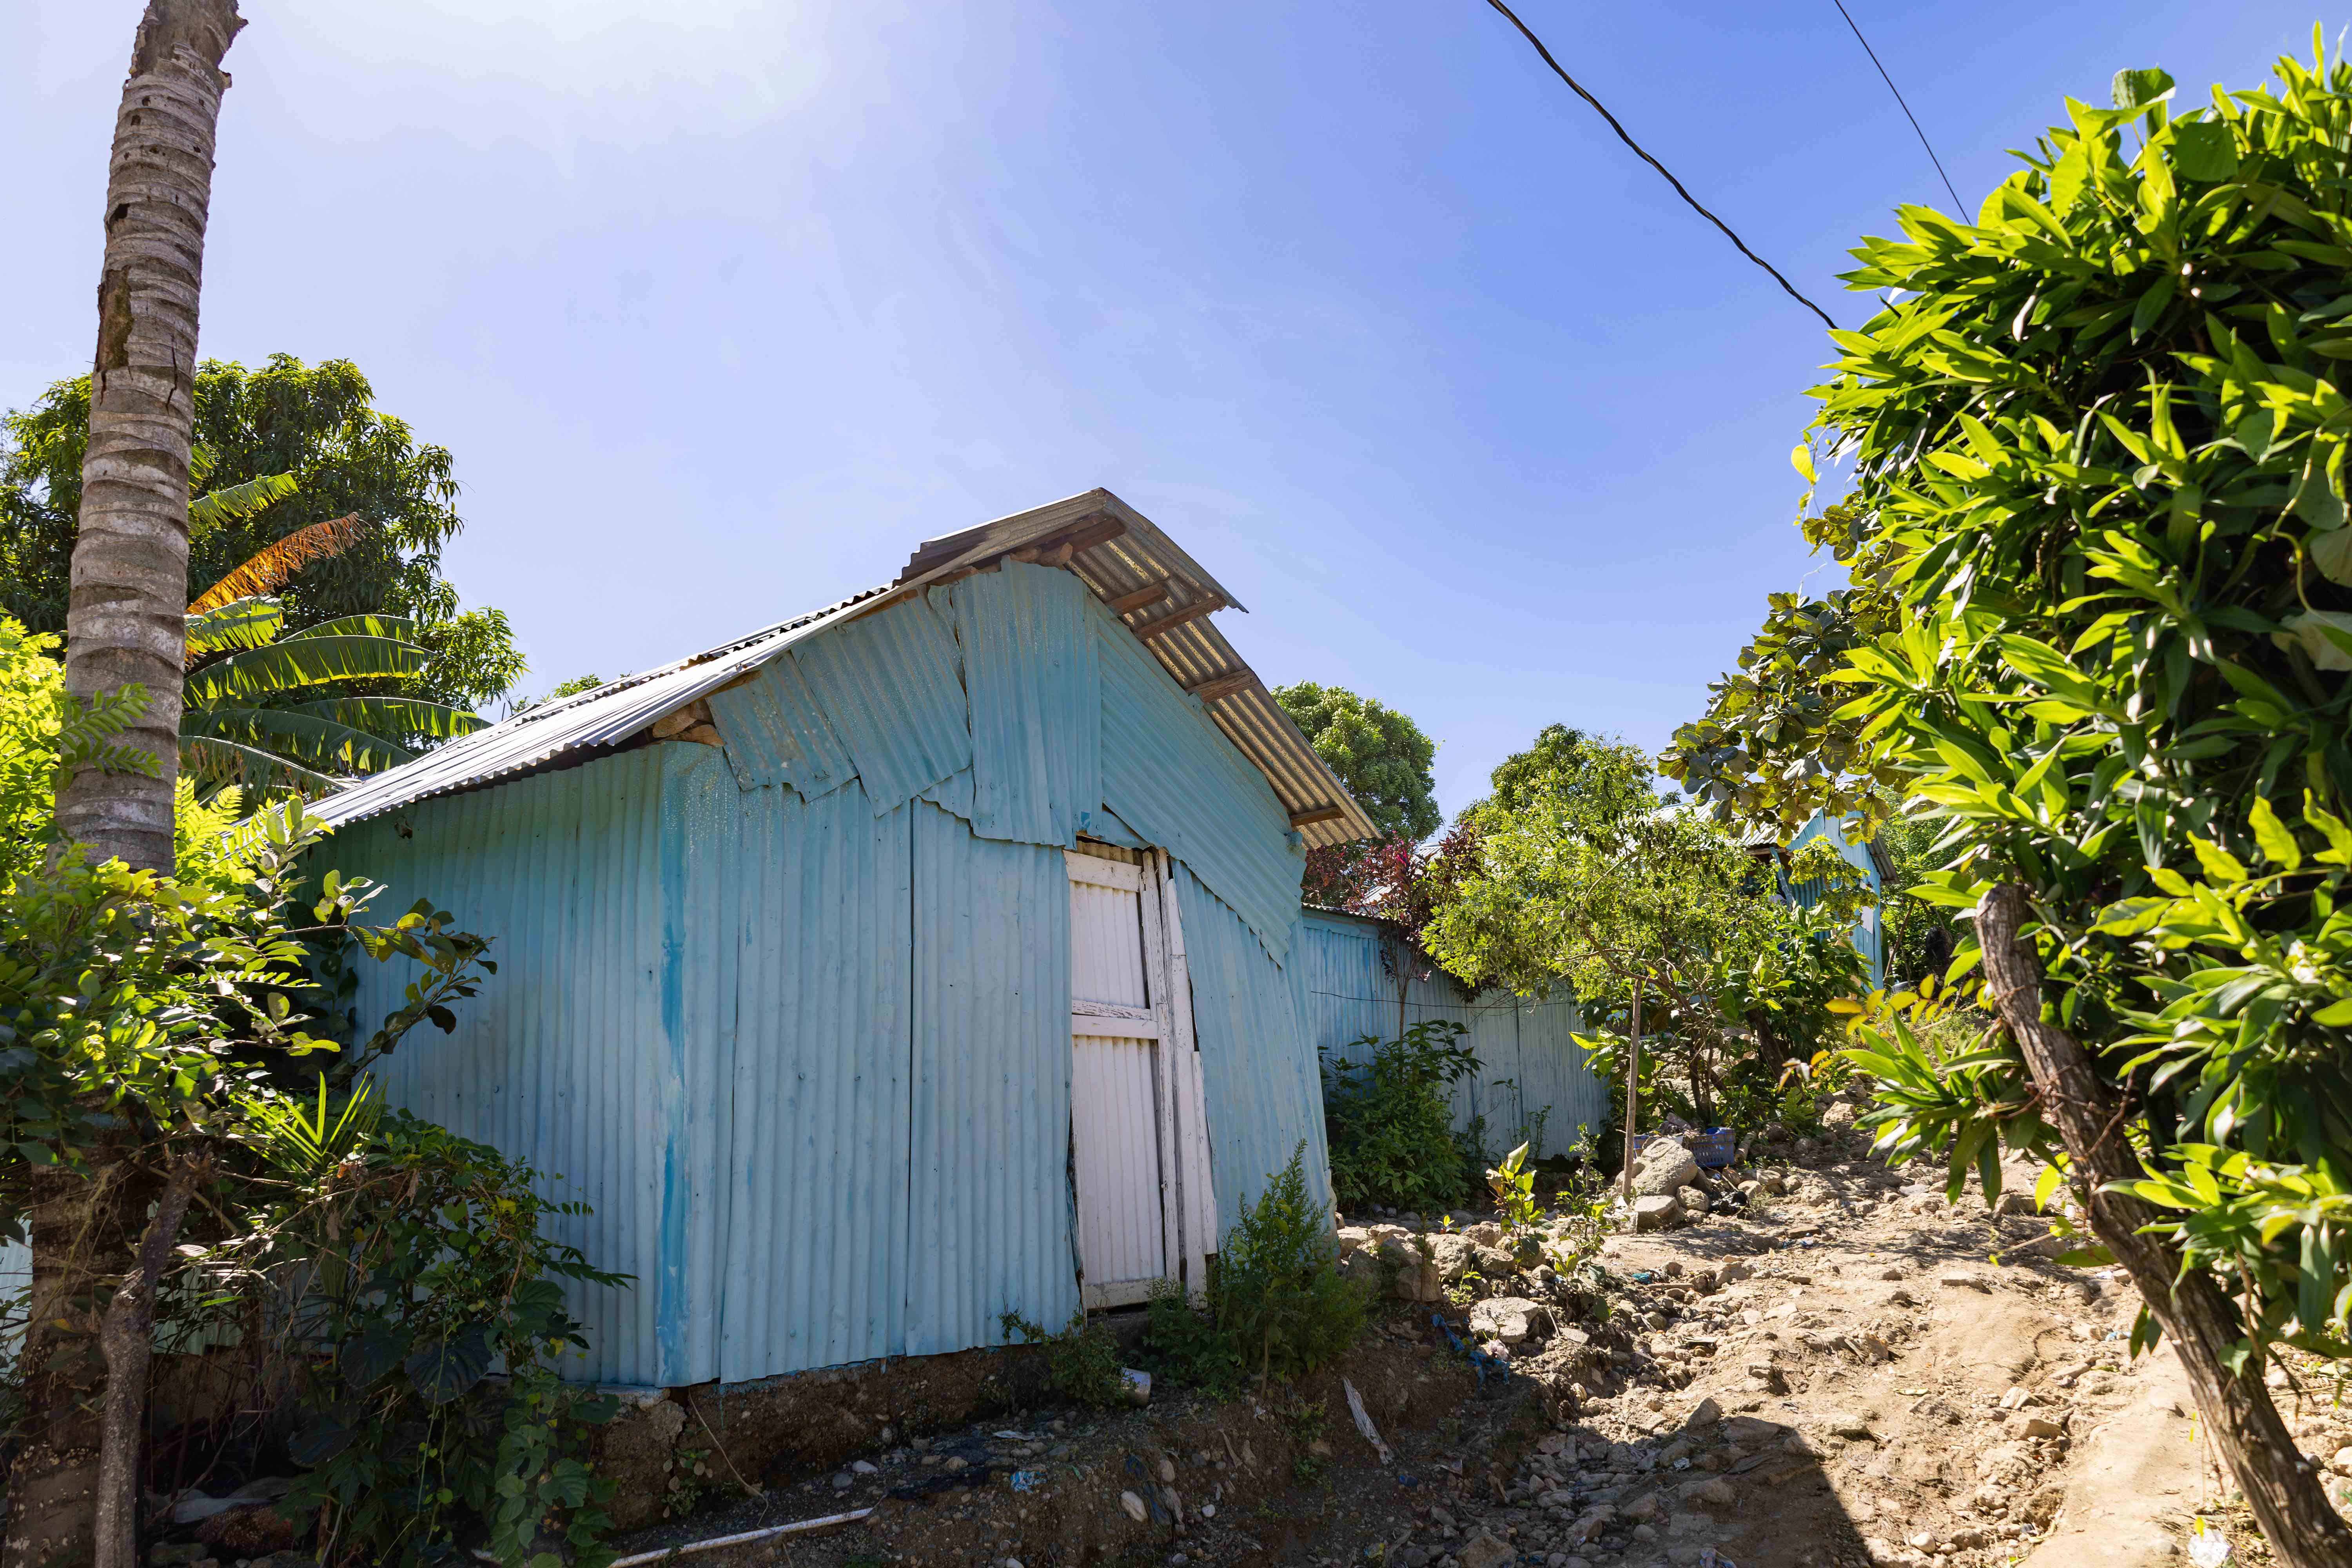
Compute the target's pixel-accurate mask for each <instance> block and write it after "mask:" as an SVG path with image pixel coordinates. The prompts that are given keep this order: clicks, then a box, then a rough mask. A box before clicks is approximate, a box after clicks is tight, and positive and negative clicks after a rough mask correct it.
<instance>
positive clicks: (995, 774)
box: [950, 562, 1103, 846]
mask: <svg viewBox="0 0 2352 1568" xmlns="http://www.w3.org/2000/svg"><path fill="white" fill-rule="evenodd" d="M950 592H951V593H952V595H953V605H954V613H955V631H956V638H957V640H958V641H959V642H960V643H961V644H962V646H963V666H964V686H965V689H966V690H967V692H968V693H969V695H970V700H971V758H972V767H971V771H972V797H973V798H972V809H971V813H970V814H969V815H970V816H971V824H972V830H973V831H974V832H976V833H978V834H979V835H981V837H984V838H1012V839H1018V840H1020V841H1021V842H1023V843H1026V844H1052V845H1057V846H1058V845H1068V844H1072V843H1075V842H1076V839H1077V837H1078V834H1079V833H1080V832H1081V831H1082V830H1084V829H1085V828H1087V826H1089V824H1090V821H1091V819H1092V818H1093V817H1095V816H1099V815H1101V812H1102V801H1103V787H1102V725H1101V722H1100V721H1099V716H1098V709H1099V707H1100V705H1101V700H1102V699H1101V691H1102V676H1101V670H1100V668H1099V665H1100V660H1099V656H1098V654H1097V649H1096V647H1095V630H1094V618H1093V616H1090V615H1088V614H1087V605H1092V604H1094V603H1095V597H1094V595H1092V594H1089V593H1088V592H1087V586H1086V584H1083V583H1081V582H1079V581H1078V580H1077V579H1076V577H1074V576H1072V575H1071V574H1069V573H1067V572H1060V571H1056V570H1055V569H1053V568H1052V567H1047V566H1030V565H1024V564H1023V563H1019V562H1007V563H1005V564H1004V565H1003V567H1002V568H1000V569H999V570H997V571H994V572H983V573H981V574H978V575H976V576H971V577H966V578H964V579H963V580H962V581H961V582H960V583H958V584H955V586H954V588H953V589H952V590H951V591H950Z"/></svg>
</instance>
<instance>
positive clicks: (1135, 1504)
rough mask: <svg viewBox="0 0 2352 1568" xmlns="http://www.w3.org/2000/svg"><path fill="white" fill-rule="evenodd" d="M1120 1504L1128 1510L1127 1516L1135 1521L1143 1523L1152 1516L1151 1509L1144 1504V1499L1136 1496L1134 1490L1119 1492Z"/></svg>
mask: <svg viewBox="0 0 2352 1568" xmlns="http://www.w3.org/2000/svg"><path fill="white" fill-rule="evenodd" d="M1118 1506H1119V1507H1121V1508H1123V1509H1125V1510H1127V1517H1128V1518H1129V1519H1131V1520H1133V1521H1135V1522H1136V1523H1138V1524H1141V1523H1142V1522H1143V1521H1145V1520H1147V1519H1149V1518H1150V1517H1151V1510H1150V1509H1148V1508H1145V1507H1144V1506H1143V1500H1142V1499H1141V1498H1139V1497H1138V1496H1136V1495H1135V1494H1134V1493H1133V1492H1121V1493H1119V1494H1118Z"/></svg>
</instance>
